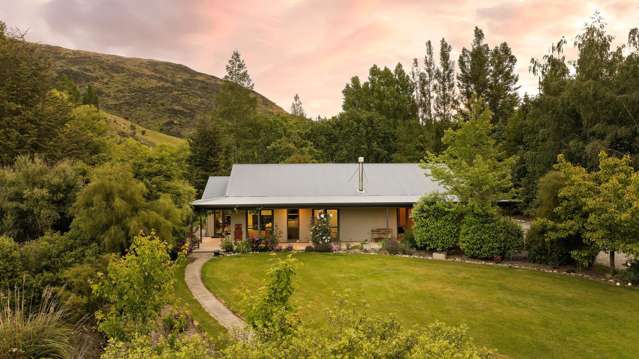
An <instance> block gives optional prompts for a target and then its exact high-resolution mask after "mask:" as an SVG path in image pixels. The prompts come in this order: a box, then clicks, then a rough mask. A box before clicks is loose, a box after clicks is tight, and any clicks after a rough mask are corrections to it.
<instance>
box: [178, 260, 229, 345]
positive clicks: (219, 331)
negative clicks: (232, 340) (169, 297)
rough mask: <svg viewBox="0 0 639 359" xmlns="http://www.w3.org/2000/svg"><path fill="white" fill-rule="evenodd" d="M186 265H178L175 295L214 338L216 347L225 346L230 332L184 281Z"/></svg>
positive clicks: (201, 326) (202, 327)
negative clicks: (201, 303)
mask: <svg viewBox="0 0 639 359" xmlns="http://www.w3.org/2000/svg"><path fill="white" fill-rule="evenodd" d="M184 268H185V265H181V266H179V267H178V269H177V271H176V278H175V295H176V297H177V298H178V300H179V301H180V304H183V305H185V306H186V307H187V308H188V309H189V311H190V313H191V316H192V317H193V320H195V321H196V322H197V324H198V325H199V326H200V328H201V329H202V330H204V332H205V333H206V334H207V335H208V336H209V337H210V338H211V339H212V340H213V342H214V343H215V345H216V347H218V348H222V347H225V346H226V345H227V343H228V341H229V336H228V332H227V331H226V329H225V328H224V327H222V326H221V325H220V324H219V323H218V322H217V321H216V320H215V319H213V318H212V317H211V316H210V315H209V313H207V312H206V311H205V310H204V308H202V306H201V305H200V303H198V302H197V300H195V298H193V295H192V294H191V291H190V290H189V288H188V287H187V286H186V282H185V281H184Z"/></svg>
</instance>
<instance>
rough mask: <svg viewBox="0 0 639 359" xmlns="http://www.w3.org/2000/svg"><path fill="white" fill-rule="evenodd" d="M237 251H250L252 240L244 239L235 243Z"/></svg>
mask: <svg viewBox="0 0 639 359" xmlns="http://www.w3.org/2000/svg"><path fill="white" fill-rule="evenodd" d="M235 251H236V252H237V253H249V252H250V251H251V241H250V240H249V239H242V240H241V241H239V242H237V244H236V245H235Z"/></svg>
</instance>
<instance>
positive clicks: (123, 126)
mask: <svg viewBox="0 0 639 359" xmlns="http://www.w3.org/2000/svg"><path fill="white" fill-rule="evenodd" d="M104 116H105V117H106V119H107V122H108V125H109V127H110V128H111V130H112V131H113V132H115V133H116V134H117V135H119V136H122V137H130V138H133V139H135V140H137V141H140V142H142V143H143V144H145V145H148V146H158V145H168V146H180V145H182V144H186V140H185V139H183V138H179V137H174V136H171V135H167V134H164V133H161V132H158V131H154V130H150V129H148V128H145V127H142V126H140V125H137V124H134V123H133V122H131V121H129V120H126V119H124V118H122V117H119V116H116V115H113V114H110V113H106V112H104Z"/></svg>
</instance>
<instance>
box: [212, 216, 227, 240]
mask: <svg viewBox="0 0 639 359" xmlns="http://www.w3.org/2000/svg"><path fill="white" fill-rule="evenodd" d="M230 234H231V210H230V209H224V210H222V209H216V210H214V211H213V236H214V237H218V238H223V237H226V236H227V235H230Z"/></svg>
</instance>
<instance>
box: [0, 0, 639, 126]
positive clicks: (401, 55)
mask: <svg viewBox="0 0 639 359" xmlns="http://www.w3.org/2000/svg"><path fill="white" fill-rule="evenodd" d="M477 4H481V5H477ZM596 10H599V11H600V12H601V14H602V15H603V17H604V19H605V20H606V22H607V23H608V25H609V31H610V33H611V34H612V35H614V36H615V37H616V39H617V40H618V42H619V43H622V42H625V41H626V37H627V34H628V30H629V29H630V28H632V27H636V26H639V0H611V1H578V0H563V1H561V0H557V1H491V0H485V1H481V2H479V1H464V0H447V1H441V0H436V1H425V0H422V1H411V0H402V1H345V0H309V1H304V0H284V1H276V0H271V1H266V0H265V1H241V0H234V1H230V0H229V1H217V0H211V1H206V0H180V1H178V0H153V1H133V0H93V1H89V0H86V1H82V0H48V1H47V0H0V20H3V21H5V22H6V23H7V25H9V26H10V27H17V28H19V29H21V30H27V31H28V35H27V38H28V39H29V40H31V41H36V42H43V43H49V44H55V45H60V46H64V47H68V48H74V49H83V50H91V51H98V52H105V53H112V54H118V55H125V56H135V57H143V58H153V59H159V60H166V61H171V62H177V63H182V64H185V65H187V66H189V67H192V68H194V69H196V70H198V71H202V72H206V73H210V74H212V75H216V76H219V77H222V76H223V74H224V65H225V63H226V61H227V60H228V58H229V57H230V55H231V52H232V51H233V49H238V50H239V51H240V53H241V54H242V55H243V57H244V58H245V60H246V62H247V65H248V68H249V72H250V74H251V76H252V78H253V80H254V81H255V84H256V85H255V89H256V90H257V91H258V92H260V93H262V94H263V95H265V96H267V97H268V98H270V99H272V100H274V101H275V102H276V103H278V104H279V105H280V106H282V107H283V108H285V109H287V110H288V109H289V108H290V104H291V100H292V98H293V96H294V95H295V93H299V95H300V96H301V98H302V101H303V104H304V108H305V110H306V112H307V113H309V114H311V115H312V116H316V115H322V116H331V115H334V114H336V113H337V112H338V111H339V109H340V107H341V102H342V93H341V91H342V89H343V88H344V85H345V84H346V83H347V82H348V81H349V79H350V78H351V77H352V76H354V75H359V76H363V77H365V76H366V74H367V72H368V69H369V68H370V66H371V65H372V64H378V65H382V66H383V65H387V66H394V65H395V64H396V63H397V62H401V63H402V64H403V65H404V66H405V67H408V66H409V65H410V61H411V59H412V58H414V57H420V58H421V57H423V54H424V42H425V41H426V40H429V39H430V40H432V41H433V42H434V43H439V40H440V39H441V38H442V37H445V38H446V39H447V40H448V41H449V42H450V43H451V44H452V46H453V51H454V57H455V59H456V58H457V55H458V54H459V51H460V49H461V48H462V47H463V46H469V44H470V41H471V37H472V30H473V26H475V25H478V26H479V27H481V28H482V29H483V30H484V32H485V33H486V38H487V41H488V43H489V44H490V45H491V46H493V45H495V44H497V43H498V42H502V41H507V42H508V43H509V44H510V45H511V47H512V48H513V52H514V53H515V55H516V56H517V58H518V71H519V74H520V83H521V85H522V92H523V91H528V92H534V85H533V84H534V83H535V80H534V79H533V78H532V77H531V76H530V75H529V74H528V64H529V61H530V58H531V57H541V56H543V55H544V54H545V53H546V52H547V51H548V49H549V48H550V45H551V44H552V43H553V42H555V41H557V40H559V39H560V38H561V36H562V35H565V36H566V38H567V39H568V41H569V43H570V44H572V40H573V39H574V36H575V34H577V33H578V31H579V30H580V29H581V28H582V27H583V25H584V23H585V22H586V21H588V19H589V18H590V17H591V16H592V14H593V13H594V12H595V11H596ZM569 54H570V53H569Z"/></svg>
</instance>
